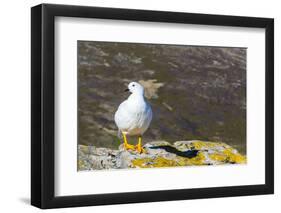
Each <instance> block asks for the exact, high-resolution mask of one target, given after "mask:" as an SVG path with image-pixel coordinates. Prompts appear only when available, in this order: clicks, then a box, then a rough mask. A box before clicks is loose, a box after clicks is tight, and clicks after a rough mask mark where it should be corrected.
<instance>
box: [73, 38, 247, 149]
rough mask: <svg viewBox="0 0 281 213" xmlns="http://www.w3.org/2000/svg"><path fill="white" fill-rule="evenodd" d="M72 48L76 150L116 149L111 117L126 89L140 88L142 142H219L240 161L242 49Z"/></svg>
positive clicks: (243, 120)
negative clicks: (145, 116)
mask: <svg viewBox="0 0 281 213" xmlns="http://www.w3.org/2000/svg"><path fill="white" fill-rule="evenodd" d="M77 45H78V106H79V107H78V110H79V112H78V121H79V122H78V125H79V137H78V140H79V141H78V143H79V144H84V145H89V144H91V145H95V146H97V147H109V148H117V147H118V146H119V145H120V140H119V139H118V138H117V128H116V126H115V123H114V113H115V111H116V110H117V108H118V106H119V104H120V103H121V102H122V101H123V100H125V99H126V98H127V97H128V94H126V93H124V92H123V91H124V89H125V88H126V86H127V84H128V83H129V82H130V81H142V82H143V83H144V84H145V85H146V86H147V90H146V94H147V96H148V98H149V99H148V101H149V102H150V104H151V106H152V109H153V120H152V123H151V126H150V128H149V129H148V131H147V132H146V133H145V135H144V141H147V142H149V141H152V140H153V141H155V140H166V141H169V142H175V141H178V140H193V139H201V140H209V141H223V142H225V143H227V144H229V145H232V146H234V147H235V148H237V149H238V150H239V151H240V152H242V153H244V154H245V153H246V49H245V48H221V47H200V46H179V45H159V44H134V43H115V42H94V41H78V44H77ZM130 142H131V143H136V140H135V139H134V138H132V139H131V141H130Z"/></svg>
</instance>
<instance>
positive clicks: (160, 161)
mask: <svg viewBox="0 0 281 213" xmlns="http://www.w3.org/2000/svg"><path fill="white" fill-rule="evenodd" d="M173 166H179V164H178V163H177V161H176V160H170V159H166V158H163V157H157V158H154V159H152V158H142V159H135V160H132V167H136V168H153V167H154V168H155V167H156V168H160V167H173Z"/></svg>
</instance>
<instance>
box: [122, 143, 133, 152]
mask: <svg viewBox="0 0 281 213" xmlns="http://www.w3.org/2000/svg"><path fill="white" fill-rule="evenodd" d="M124 148H125V149H126V150H135V146H134V145H131V144H128V143H124Z"/></svg>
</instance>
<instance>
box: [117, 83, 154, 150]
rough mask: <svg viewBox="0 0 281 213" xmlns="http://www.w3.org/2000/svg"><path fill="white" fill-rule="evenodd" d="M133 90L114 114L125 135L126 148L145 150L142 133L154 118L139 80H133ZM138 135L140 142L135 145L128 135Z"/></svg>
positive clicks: (130, 85) (131, 85) (131, 86)
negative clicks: (131, 142) (129, 141)
mask: <svg viewBox="0 0 281 213" xmlns="http://www.w3.org/2000/svg"><path fill="white" fill-rule="evenodd" d="M125 91H129V92H131V95H130V96H129V97H128V99H127V100H125V101H123V102H122V103H121V104H120V105H119V107H118V109H117V111H116V113H115V116H114V120H115V123H116V125H117V127H118V129H119V131H120V132H121V133H122V135H123V139H124V147H125V149H127V150H128V149H132V150H137V151H138V152H139V153H142V152H144V149H143V148H142V135H143V134H144V132H145V131H146V130H147V128H148V127H149V125H150V122H151V120H152V110H151V107H150V105H149V104H148V103H147V101H146V100H145V97H144V88H143V86H142V85H140V84H139V83H137V82H131V83H130V84H129V85H128V89H126V90H125ZM127 135H128V136H133V135H137V136H138V144H137V145H136V146H133V145H131V144H129V143H128V141H127V137H126V136H127Z"/></svg>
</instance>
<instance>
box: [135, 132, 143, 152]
mask: <svg viewBox="0 0 281 213" xmlns="http://www.w3.org/2000/svg"><path fill="white" fill-rule="evenodd" d="M141 142H142V137H141V135H140V136H139V138H138V144H137V145H136V150H137V151H138V153H140V154H141V153H144V149H143V148H142V145H141Z"/></svg>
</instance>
